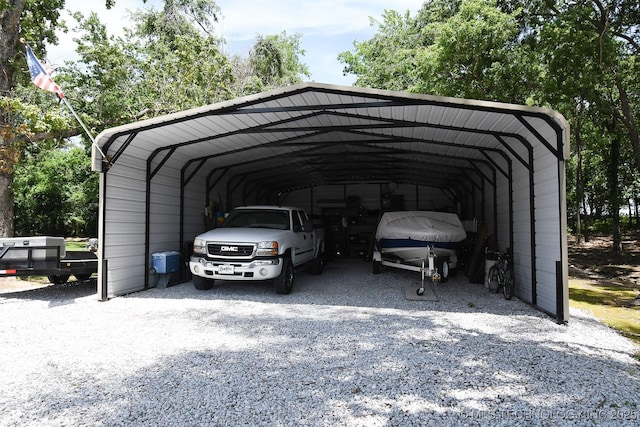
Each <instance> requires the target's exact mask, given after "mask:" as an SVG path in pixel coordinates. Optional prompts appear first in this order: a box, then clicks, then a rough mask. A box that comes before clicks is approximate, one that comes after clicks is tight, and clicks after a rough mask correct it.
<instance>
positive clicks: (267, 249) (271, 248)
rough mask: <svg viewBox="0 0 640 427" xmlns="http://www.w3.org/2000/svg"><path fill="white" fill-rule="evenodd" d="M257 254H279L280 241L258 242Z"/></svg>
mask: <svg viewBox="0 0 640 427" xmlns="http://www.w3.org/2000/svg"><path fill="white" fill-rule="evenodd" d="M256 255H257V256H275V255H278V242H275V241H269V242H258V250H257V251H256Z"/></svg>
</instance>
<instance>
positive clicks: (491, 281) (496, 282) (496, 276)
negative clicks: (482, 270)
mask: <svg viewBox="0 0 640 427" xmlns="http://www.w3.org/2000/svg"><path fill="white" fill-rule="evenodd" d="M487 284H488V285H489V290H490V291H491V292H493V293H498V291H499V290H500V272H499V271H498V267H497V264H496V265H492V266H491V268H489V273H488V274H487Z"/></svg>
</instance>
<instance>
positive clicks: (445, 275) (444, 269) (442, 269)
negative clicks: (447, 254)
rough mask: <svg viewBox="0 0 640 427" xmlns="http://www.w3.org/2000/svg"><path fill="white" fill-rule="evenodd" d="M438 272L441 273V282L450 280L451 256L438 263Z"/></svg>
mask: <svg viewBox="0 0 640 427" xmlns="http://www.w3.org/2000/svg"><path fill="white" fill-rule="evenodd" d="M437 268H438V272H439V273H440V283H446V282H447V280H449V258H445V259H443V260H442V262H441V263H438V266H437Z"/></svg>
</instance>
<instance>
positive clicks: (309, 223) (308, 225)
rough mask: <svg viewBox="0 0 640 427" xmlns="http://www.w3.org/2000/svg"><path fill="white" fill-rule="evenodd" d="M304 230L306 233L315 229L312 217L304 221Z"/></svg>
mask: <svg viewBox="0 0 640 427" xmlns="http://www.w3.org/2000/svg"><path fill="white" fill-rule="evenodd" d="M302 231H304V232H305V233H311V232H312V231H313V221H312V220H310V219H305V220H304V221H303V222H302Z"/></svg>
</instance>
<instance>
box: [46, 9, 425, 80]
mask: <svg viewBox="0 0 640 427" xmlns="http://www.w3.org/2000/svg"><path fill="white" fill-rule="evenodd" d="M216 3H217V4H218V6H219V7H220V9H221V15H222V17H221V19H220V21H219V22H218V29H219V34H218V35H219V36H221V37H222V38H224V39H225V40H226V44H225V51H226V52H227V53H228V54H240V55H242V56H246V55H247V54H248V51H249V47H250V46H251V45H252V44H253V42H254V41H255V39H256V36H257V35H263V36H264V35H269V34H280V33H281V32H282V31H286V33H287V35H294V34H300V35H301V39H300V40H301V48H302V49H303V50H305V51H306V52H305V55H304V56H303V57H302V59H301V60H302V62H303V63H305V64H307V66H308V68H309V71H310V73H311V78H310V80H311V81H314V82H318V83H329V84H337V85H347V86H350V85H352V84H353V82H354V81H355V79H356V77H355V76H353V75H349V76H343V73H342V70H343V68H344V64H342V63H341V62H340V61H339V60H338V59H337V57H338V54H339V53H341V52H344V51H348V50H353V42H354V41H359V42H360V41H365V40H368V39H370V38H371V37H373V35H374V34H375V33H376V30H377V28H376V27H375V26H371V25H370V20H369V18H370V17H372V18H374V19H376V20H378V21H381V20H382V14H383V13H384V10H385V9H393V10H397V11H399V12H403V13H404V12H405V11H407V10H409V11H410V12H411V14H412V15H415V14H416V12H417V11H418V9H420V7H421V6H422V4H423V3H424V0H393V1H389V0H386V1H385V0H341V1H339V0H327V1H321V0H297V1H295V0H278V1H275V0H217V1H216ZM163 4H164V2H163V1H162V0H148V1H147V3H146V4H145V3H143V2H142V0H116V7H115V8H114V9H111V10H109V11H107V10H106V9H105V8H104V0H67V1H66V6H65V8H66V9H69V10H72V11H81V12H83V13H85V15H87V14H88V13H89V11H91V10H93V11H95V12H97V13H98V15H99V16H100V19H101V21H102V22H103V23H106V24H107V30H108V31H109V34H110V35H116V36H118V35H122V27H124V26H126V23H127V20H128V13H127V10H131V11H133V10H136V9H139V8H143V7H148V6H149V5H151V6H153V7H155V8H156V9H160V8H161V7H162V5H163ZM63 17H64V18H65V20H66V21H67V23H68V26H69V27H70V28H72V27H73V26H74V25H73V24H74V21H73V20H72V19H71V18H70V17H69V18H67V15H66V14H64V13H63ZM73 37H74V35H73V34H72V33H71V32H69V33H67V34H61V33H60V34H59V41H60V43H59V44H58V46H49V47H48V57H47V59H48V60H49V61H50V62H51V63H52V64H53V65H62V64H63V63H64V61H66V60H73V59H75V54H74V50H75V43H74V42H73Z"/></svg>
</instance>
